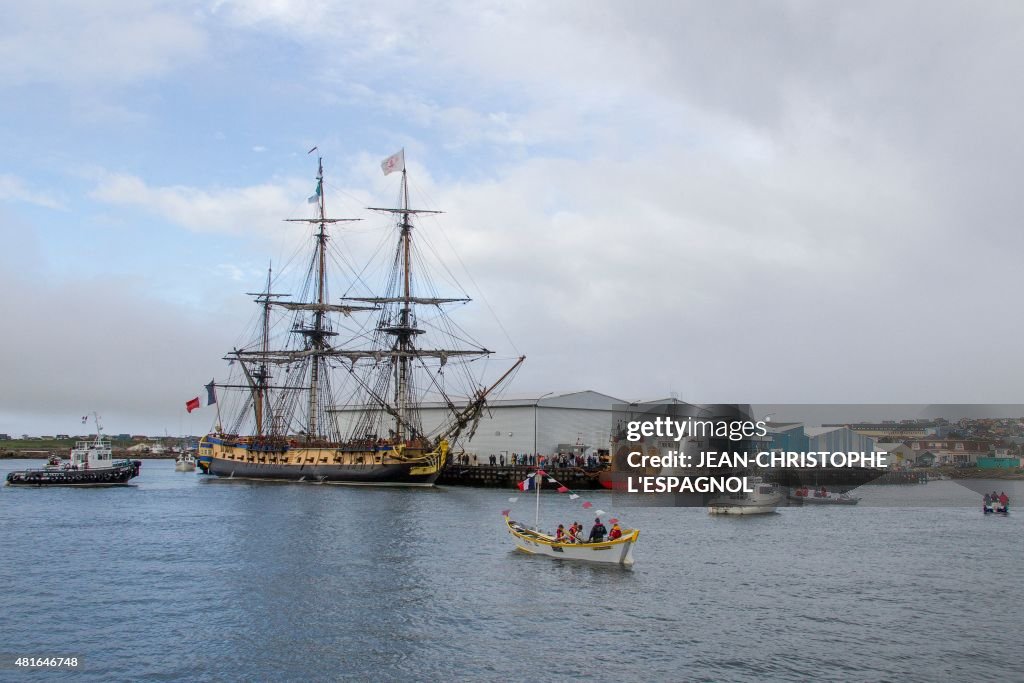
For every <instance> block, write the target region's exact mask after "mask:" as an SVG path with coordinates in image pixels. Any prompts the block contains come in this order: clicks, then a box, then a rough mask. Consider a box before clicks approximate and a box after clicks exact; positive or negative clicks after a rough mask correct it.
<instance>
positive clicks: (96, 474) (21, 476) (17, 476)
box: [7, 460, 142, 487]
mask: <svg viewBox="0 0 1024 683" xmlns="http://www.w3.org/2000/svg"><path fill="white" fill-rule="evenodd" d="M141 467H142V461H141V460H131V461H127V462H126V464H123V465H118V466H116V467H109V468H104V469H93V470H71V469H45V470H22V471H20V472H10V473H8V474H7V485H8V486H34V487H40V486H124V485H125V484H127V483H128V482H129V481H131V480H132V479H134V478H135V477H137V476H139V471H140V469H141Z"/></svg>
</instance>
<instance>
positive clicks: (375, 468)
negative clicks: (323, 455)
mask: <svg viewBox="0 0 1024 683" xmlns="http://www.w3.org/2000/svg"><path fill="white" fill-rule="evenodd" d="M422 469H423V467H422V466H420V465H410V464H393V465H312V464H311V465H283V464H279V463H262V462H242V461H238V460H226V459H222V458H211V459H210V466H209V473H210V474H214V475H217V476H221V477H230V478H242V479H268V480H279V481H308V482H314V483H315V482H323V483H334V484H353V485H364V486H433V484H434V481H435V480H436V479H437V477H438V475H439V474H440V471H434V472H430V473H426V474H414V472H415V471H416V470H422Z"/></svg>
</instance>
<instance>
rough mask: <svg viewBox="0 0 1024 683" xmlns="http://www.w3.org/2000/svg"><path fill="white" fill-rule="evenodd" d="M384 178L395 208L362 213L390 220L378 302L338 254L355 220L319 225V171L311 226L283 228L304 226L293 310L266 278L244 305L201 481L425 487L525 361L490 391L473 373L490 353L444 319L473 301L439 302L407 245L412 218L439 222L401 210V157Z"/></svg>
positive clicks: (404, 182)
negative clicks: (393, 180)
mask: <svg viewBox="0 0 1024 683" xmlns="http://www.w3.org/2000/svg"><path fill="white" fill-rule="evenodd" d="M314 149H315V148H314ZM311 151H312V150H311ZM382 169H383V170H384V174H385V175H389V174H390V173H392V172H397V171H401V187H400V191H399V200H398V202H396V203H397V204H398V206H397V207H395V208H371V209H370V210H372V211H376V212H379V213H382V214H384V215H386V216H388V217H389V219H390V220H389V221H388V227H387V228H386V233H385V237H384V240H383V241H382V242H381V243H380V245H379V249H378V253H381V252H383V253H387V254H389V258H388V259H387V261H386V262H385V265H384V267H383V268H380V270H379V273H380V274H381V275H383V277H379V278H378V279H379V280H380V282H379V283H378V285H379V288H380V289H377V291H376V292H374V285H371V284H370V283H369V280H371V279H372V274H373V272H374V271H373V267H372V265H373V264H372V263H370V264H365V263H364V264H360V263H358V262H356V261H355V260H354V259H353V258H352V255H351V254H350V253H349V252H348V250H346V249H344V248H342V246H341V242H342V239H340V237H341V236H340V235H338V234H336V232H337V230H338V228H339V224H344V223H348V222H350V221H355V220H360V219H352V218H329V217H328V215H327V211H326V206H325V198H324V195H325V193H324V190H323V188H324V172H323V159H322V158H320V160H319V163H318V170H317V177H316V182H317V184H316V192H315V194H314V195H313V196H311V197H310V198H309V201H310V203H311V204H315V209H314V213H315V215H314V216H313V217H311V218H296V219H286V220H287V221H288V222H290V223H296V224H304V225H306V226H307V228H308V229H309V236H310V238H311V247H312V249H308V248H307V249H304V250H303V251H304V258H302V259H301V263H302V264H303V266H304V269H303V270H302V271H301V272H302V274H303V276H302V278H301V282H300V283H298V289H297V291H296V293H295V294H296V296H295V298H293V296H292V294H291V293H290V292H275V291H274V290H275V289H283V287H282V286H281V283H282V282H283V281H284V280H285V279H287V278H285V277H279V278H278V279H275V278H274V276H273V273H272V272H268V274H267V280H266V287H265V289H264V291H262V292H260V293H258V294H251V296H254V297H255V299H254V300H255V302H256V304H257V305H258V307H259V308H258V311H259V314H258V316H256V318H255V319H254V326H253V327H254V329H252V330H251V332H252V334H251V335H250V336H249V337H248V341H247V343H246V344H245V345H244V346H241V347H238V348H235V349H233V350H232V351H231V352H230V353H228V354H227V355H226V356H225V360H227V361H228V362H229V365H230V366H231V368H232V376H231V378H230V379H229V380H227V381H225V382H222V383H213V385H211V386H210V387H208V389H209V390H210V392H211V398H210V400H211V401H214V402H216V404H217V410H218V414H217V415H218V417H217V426H216V428H215V430H214V431H213V432H212V433H210V434H208V435H206V436H204V437H203V438H202V439H200V442H199V448H198V457H197V463H198V465H199V467H200V469H201V470H202V471H204V472H206V473H208V474H212V475H217V476H220V477H237V478H251V479H277V480H288V481H308V482H337V483H346V484H363V485H381V486H386V485H391V486H431V485H433V483H434V481H435V480H436V479H437V477H438V475H439V474H440V473H441V470H442V469H443V468H444V466H445V463H446V462H447V460H448V458H449V457H450V455H451V454H452V453H453V452H455V450H456V449H458V448H459V444H460V443H461V442H463V441H464V440H465V441H468V440H469V439H471V438H472V436H473V433H474V431H475V430H476V427H477V425H478V424H479V420H480V418H481V416H482V414H483V411H484V409H485V406H486V404H487V399H488V396H491V395H492V393H493V392H495V391H496V390H498V389H499V387H501V386H502V385H504V384H505V383H507V382H508V381H509V380H510V378H511V377H512V376H513V375H514V374H515V372H516V370H517V369H518V368H519V367H520V365H521V364H522V363H523V361H524V360H525V357H523V356H520V357H518V358H517V359H515V360H514V362H512V364H511V366H510V367H505V366H504V365H502V366H500V369H499V371H498V372H497V373H495V374H496V375H498V376H497V378H496V379H493V378H492V379H491V380H486V378H485V377H484V375H486V374H487V372H486V368H487V366H488V363H487V362H479V361H481V360H485V359H487V358H488V357H490V356H492V354H493V351H491V350H489V349H487V348H486V347H484V346H482V345H480V344H478V343H476V342H474V341H472V339H471V337H470V336H469V334H468V333H467V332H465V331H464V330H463V329H462V328H461V327H459V326H458V324H457V323H456V322H455V321H454V320H453V319H452V316H451V315H450V308H451V307H452V306H455V305H461V304H466V303H468V302H469V298H468V297H442V296H438V293H437V290H436V289H435V286H434V284H433V282H432V278H431V277H430V275H429V272H428V269H427V266H426V264H427V262H428V261H427V259H426V258H425V254H424V253H423V252H422V251H421V250H420V249H419V244H418V240H417V239H414V236H415V235H416V231H417V223H418V220H419V219H420V218H421V216H423V214H438V213H441V212H439V211H431V210H425V209H417V208H411V207H410V203H409V182H408V176H407V172H406V168H405V158H404V150H403V151H402V152H400V153H399V154H396V155H394V156H392V157H389V158H388V159H387V160H385V162H384V163H383V164H382ZM426 244H427V246H428V249H429V250H430V251H432V252H433V253H434V254H437V252H436V251H435V250H434V248H433V247H432V246H431V244H430V243H429V242H427V243H426ZM387 245H390V247H388V246H387ZM297 260H298V259H297ZM440 265H441V267H442V268H444V272H445V273H446V274H447V275H448V276H449V278H448V279H449V280H451V281H454V280H453V278H452V277H451V271H450V269H448V268H447V266H445V265H444V263H443V262H442V263H441V264H440ZM339 270H341V271H347V272H348V277H347V278H346V280H347V284H345V285H344V286H345V287H346V289H345V291H343V292H342V294H343V296H340V297H336V298H335V297H334V295H332V291H331V287H332V284H334V282H333V278H332V275H333V274H336V273H337V271H339ZM380 290H383V291H380ZM214 391H218V397H217V398H214V393H213V392H214ZM425 401H430V402H431V403H432V405H437V403H438V402H440V403H441V404H443V405H445V406H447V411H446V412H445V417H444V418H443V419H441V420H440V421H439V423H437V422H438V421H437V420H434V423H432V424H426V425H425V424H424V423H423V420H422V416H421V412H420V409H419V406H420V405H421V404H422V403H423V402H425ZM222 416H223V417H226V418H227V422H222Z"/></svg>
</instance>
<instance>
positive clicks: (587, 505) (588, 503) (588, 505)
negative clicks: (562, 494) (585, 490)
mask: <svg viewBox="0 0 1024 683" xmlns="http://www.w3.org/2000/svg"><path fill="white" fill-rule="evenodd" d="M592 507H594V504H593V503H591V502H590V501H589V500H588V501H587V502H585V503H584V504H583V509H584V510H586V509H588V508H592Z"/></svg>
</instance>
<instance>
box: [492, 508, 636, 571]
mask: <svg viewBox="0 0 1024 683" xmlns="http://www.w3.org/2000/svg"><path fill="white" fill-rule="evenodd" d="M505 524H506V525H508V533H509V534H511V536H512V538H513V539H514V540H515V543H516V550H519V551H522V552H524V553H529V554H530V555H543V556H545V557H553V558H555V559H559V560H576V561H581V562H601V563H604V564H621V565H624V566H627V567H631V566H632V565H633V546H634V545H635V544H636V539H637V537H639V536H640V530H639V529H623V530H622V536H620V537H619V538H616V539H614V540H605V541H603V542H601V543H565V542H562V541H556V540H555V538H554V537H553V536H550V535H548V534H545V533H542V532H540V531H536V530H534V529H530V528H528V527H525V526H523V525H522V524H520V523H519V522H516V521H513V520H512V519H510V518H508V517H506V518H505Z"/></svg>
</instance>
